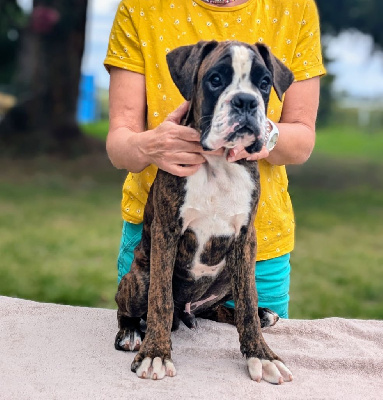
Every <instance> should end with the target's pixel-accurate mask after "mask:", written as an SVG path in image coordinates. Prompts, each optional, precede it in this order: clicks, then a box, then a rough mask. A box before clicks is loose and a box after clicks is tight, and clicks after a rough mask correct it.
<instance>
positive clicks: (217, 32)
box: [104, 0, 325, 260]
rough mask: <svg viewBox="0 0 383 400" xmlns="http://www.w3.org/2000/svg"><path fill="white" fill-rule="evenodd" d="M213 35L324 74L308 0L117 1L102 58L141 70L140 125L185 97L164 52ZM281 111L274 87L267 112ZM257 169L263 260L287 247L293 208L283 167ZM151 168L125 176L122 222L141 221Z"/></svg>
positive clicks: (299, 76)
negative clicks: (235, 1) (219, 1)
mask: <svg viewBox="0 0 383 400" xmlns="http://www.w3.org/2000/svg"><path fill="white" fill-rule="evenodd" d="M212 39H215V40H218V41H222V40H228V39H233V40H239V41H243V42H247V43H256V42H262V43H265V44H267V45H268V46H270V48H271V50H272V52H273V53H274V54H275V55H276V56H277V57H278V58H279V59H280V60H281V61H282V62H283V63H285V65H286V66H288V67H289V68H290V69H291V70H292V71H293V73H294V75H295V80H297V81H300V80H304V79H307V78H311V77H314V76H319V75H322V74H324V72H325V69H324V67H323V64H322V56H321V45H320V32H319V21H318V13H317V8H316V5H315V2H314V0H248V1H247V2H246V3H244V4H241V5H238V6H234V7H215V6H212V5H210V4H208V3H205V2H203V1H202V0H194V1H191V0H182V1H181V0H179V1H177V0H161V1H157V0H141V1H140V0H123V1H121V3H120V4H119V7H118V10H117V13H116V17H115V20H114V24H113V27H112V30H111V34H110V38H109V48H108V52H107V56H106V59H105V62H104V63H105V65H106V67H107V68H108V66H115V67H120V68H124V69H128V70H131V71H134V72H138V73H140V74H145V77H146V89H147V107H148V108H147V124H148V129H153V128H155V127H156V126H157V125H159V124H160V123H161V122H162V121H163V120H164V119H165V118H166V116H167V115H168V114H169V113H170V112H172V111H173V110H174V109H175V108H176V107H177V106H179V105H180V104H181V103H182V102H183V101H184V99H183V98H182V96H181V94H180V93H179V91H178V89H177V88H176V86H175V85H174V83H173V81H172V79H171V77H170V74H169V71H168V67H167V63H166V59H165V56H166V54H167V53H168V52H169V51H171V50H172V49H174V48H176V47H179V46H183V45H189V44H193V43H196V42H198V41H199V40H212ZM132 95H134V94H132V93H127V94H126V96H132ZM281 111H282V103H281V102H280V101H279V100H278V98H277V96H276V93H275V92H274V90H273V91H272V93H271V97H270V102H269V108H268V117H269V118H270V119H272V120H274V121H275V122H278V121H279V119H280V116H281ZM259 169H260V176H261V198H260V202H259V206H258V213H257V216H256V220H255V226H256V229H257V238H258V250H257V260H267V259H270V258H274V257H278V256H282V255H284V254H286V253H289V252H290V251H291V250H292V249H293V247H294V214H293V209H292V205H291V201H290V196H289V194H288V192H287V186H288V180H287V175H286V170H285V167H284V166H273V165H270V164H269V163H268V162H267V161H264V160H261V161H260V162H259ZM156 173H157V167H156V166H154V165H151V166H149V167H147V168H146V169H144V170H143V171H142V172H140V173H135V174H133V173H129V174H128V176H127V178H126V181H125V183H124V186H123V199H122V215H123V218H124V219H125V220H126V221H128V222H131V223H140V222H142V220H143V212H144V207H145V204H146V201H147V196H148V192H149V189H150V186H151V185H152V183H153V180H154V178H155V176H156Z"/></svg>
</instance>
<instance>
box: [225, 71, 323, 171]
mask: <svg viewBox="0 0 383 400" xmlns="http://www.w3.org/2000/svg"><path fill="white" fill-rule="evenodd" d="M318 105H319V77H315V78H311V79H307V80H304V81H299V82H294V83H293V84H292V85H291V86H290V88H289V89H288V90H287V92H286V94H285V99H284V103H283V110H282V116H281V120H280V122H279V123H277V124H276V125H277V127H278V129H279V138H278V141H277V144H276V146H275V147H274V149H273V150H272V151H270V152H268V151H267V150H266V148H265V147H263V149H262V150H261V152H260V153H255V154H251V155H250V154H248V153H247V152H246V151H245V150H244V149H243V148H241V149H236V150H237V154H235V156H234V157H230V156H232V154H233V151H234V152H235V150H234V149H232V150H231V151H230V154H229V157H230V158H229V160H230V161H231V162H233V161H236V160H239V159H241V158H247V159H249V160H260V159H262V158H265V159H266V160H267V161H268V162H269V163H270V164H275V165H287V164H303V163H304V162H305V161H307V159H308V158H309V157H310V155H311V152H312V151H313V149H314V144H315V121H316V117H317V112H318Z"/></svg>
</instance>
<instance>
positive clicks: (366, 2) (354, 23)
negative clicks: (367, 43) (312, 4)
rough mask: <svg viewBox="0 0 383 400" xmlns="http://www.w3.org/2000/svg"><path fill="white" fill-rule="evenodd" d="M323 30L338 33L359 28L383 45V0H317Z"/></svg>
mask: <svg viewBox="0 0 383 400" xmlns="http://www.w3.org/2000/svg"><path fill="white" fill-rule="evenodd" d="M316 2H317V5H318V9H319V14H320V16H321V26H322V31H323V33H325V34H333V35H335V34H337V33H339V32H340V31H342V30H345V29H350V28H353V29H358V30H359V31H361V32H363V33H366V34H369V35H371V36H372V37H373V39H374V42H375V43H376V44H377V45H378V46H380V47H383V29H382V21H381V20H382V15H383V1H381V0H333V1H328V0H316Z"/></svg>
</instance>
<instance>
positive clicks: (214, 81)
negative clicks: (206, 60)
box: [209, 74, 222, 89]
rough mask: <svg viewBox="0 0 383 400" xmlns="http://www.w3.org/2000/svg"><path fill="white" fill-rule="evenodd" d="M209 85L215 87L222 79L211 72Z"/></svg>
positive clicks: (219, 84)
mask: <svg viewBox="0 0 383 400" xmlns="http://www.w3.org/2000/svg"><path fill="white" fill-rule="evenodd" d="M209 82H210V85H211V86H212V87H213V88H214V89H216V88H218V87H220V86H221V85H222V79H221V77H220V76H219V75H218V74H213V75H212V76H211V77H210V79H209Z"/></svg>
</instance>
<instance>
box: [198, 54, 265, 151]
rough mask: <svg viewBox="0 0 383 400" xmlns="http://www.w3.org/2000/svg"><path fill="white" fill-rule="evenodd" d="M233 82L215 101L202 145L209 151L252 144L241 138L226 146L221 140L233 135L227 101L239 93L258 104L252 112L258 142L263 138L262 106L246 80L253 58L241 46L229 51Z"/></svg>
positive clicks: (263, 116) (230, 106)
mask: <svg viewBox="0 0 383 400" xmlns="http://www.w3.org/2000/svg"><path fill="white" fill-rule="evenodd" d="M231 55H232V67H233V70H234V72H233V79H232V82H231V83H230V85H229V86H228V87H227V88H226V89H225V90H224V92H223V93H222V94H221V96H220V97H219V99H218V102H217V104H216V106H215V109H214V115H213V119H212V123H211V129H210V132H209V133H208V134H207V136H206V139H205V145H206V146H207V147H208V148H210V149H213V150H215V149H218V148H220V147H228V148H230V147H234V146H236V145H238V144H242V145H243V146H245V147H246V146H249V145H250V144H251V143H252V142H253V141H254V136H253V135H245V136H244V137H242V138H239V139H238V142H227V141H226V140H225V138H226V137H227V136H228V135H229V134H230V133H232V132H234V130H235V128H236V126H237V125H238V123H237V122H232V123H231V124H230V122H229V114H230V111H231V109H232V105H231V100H232V99H233V97H234V96H235V95H237V94H239V93H247V94H251V95H253V96H254V97H255V98H256V99H257V101H258V107H257V108H256V111H255V113H256V115H255V117H256V120H257V124H258V126H259V128H260V133H261V135H260V139H262V140H263V139H264V135H265V124H266V115H265V104H264V101H263V98H262V95H261V93H260V92H259V90H258V88H257V87H255V86H254V85H253V83H252V82H251V78H250V73H251V66H252V61H253V57H254V54H253V52H252V50H251V49H250V48H248V47H245V46H233V47H232V48H231Z"/></svg>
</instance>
